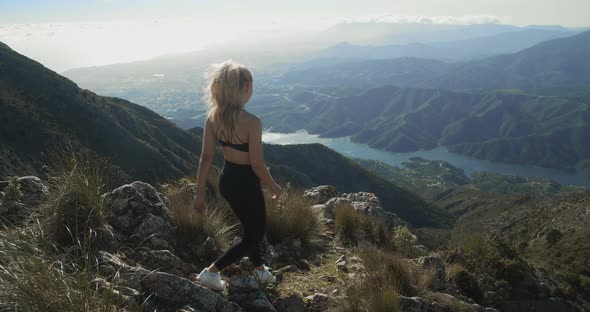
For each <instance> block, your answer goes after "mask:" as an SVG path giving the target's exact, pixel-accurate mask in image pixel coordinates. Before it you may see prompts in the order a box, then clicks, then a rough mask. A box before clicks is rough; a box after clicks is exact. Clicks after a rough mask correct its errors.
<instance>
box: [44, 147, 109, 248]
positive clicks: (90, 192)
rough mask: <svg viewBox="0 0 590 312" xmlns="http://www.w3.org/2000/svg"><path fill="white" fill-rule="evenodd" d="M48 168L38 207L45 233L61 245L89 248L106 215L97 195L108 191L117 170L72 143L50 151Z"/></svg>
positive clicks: (95, 241) (94, 241) (99, 196)
mask: <svg viewBox="0 0 590 312" xmlns="http://www.w3.org/2000/svg"><path fill="white" fill-rule="evenodd" d="M48 168H49V169H48V174H49V176H51V178H50V181H49V188H50V190H51V191H50V195H49V197H48V198H47V201H46V202H45V203H44V204H43V205H42V210H41V214H42V215H43V216H42V219H43V220H44V226H45V230H46V232H47V233H49V234H50V235H51V238H52V239H53V240H54V241H55V242H57V243H58V244H59V245H61V246H64V247H67V246H83V248H81V250H85V251H90V249H91V248H90V244H94V243H99V240H96V239H97V238H99V236H98V235H97V231H96V230H97V229H99V228H101V227H102V226H103V225H104V222H105V218H106V215H108V211H107V209H106V207H104V206H103V205H102V203H101V195H102V194H103V193H105V192H107V191H110V190H111V186H112V183H111V181H112V179H113V178H114V177H115V176H116V174H117V173H116V172H114V171H113V167H112V166H111V164H110V162H109V161H108V160H106V159H99V158H96V157H94V156H92V155H91V154H90V152H89V151H88V150H86V149H81V150H76V148H75V147H73V146H72V145H69V146H66V147H65V148H63V149H61V150H56V151H54V152H53V153H51V154H50V156H49V164H48Z"/></svg>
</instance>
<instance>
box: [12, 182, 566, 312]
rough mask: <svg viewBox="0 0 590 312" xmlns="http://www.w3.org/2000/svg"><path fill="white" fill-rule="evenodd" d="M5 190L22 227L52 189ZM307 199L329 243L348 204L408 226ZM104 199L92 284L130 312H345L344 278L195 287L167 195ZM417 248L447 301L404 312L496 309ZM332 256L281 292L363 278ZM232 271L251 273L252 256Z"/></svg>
mask: <svg viewBox="0 0 590 312" xmlns="http://www.w3.org/2000/svg"><path fill="white" fill-rule="evenodd" d="M0 188H2V189H1V190H0V191H1V192H0V214H1V216H2V218H3V219H4V220H10V221H11V223H13V224H17V223H19V222H22V221H23V220H24V219H25V218H26V216H27V215H29V214H30V213H31V211H32V210H34V209H35V208H36V207H38V206H39V205H40V204H41V203H42V200H43V198H44V196H47V194H48V193H49V192H50V190H48V188H47V187H46V186H45V185H44V184H43V182H42V181H41V180H40V179H39V178H36V177H21V178H18V179H16V180H14V181H12V182H3V183H1V184H0ZM15 190H16V191H18V192H16V191H15ZM15 194H17V195H15ZM304 197H308V198H311V199H313V203H314V205H313V209H316V210H320V211H321V213H322V215H323V217H324V222H325V223H326V225H328V228H329V229H331V231H330V230H329V231H327V232H326V234H325V239H326V240H333V239H334V232H335V231H334V228H333V224H334V210H335V207H337V206H338V205H341V204H343V203H345V204H350V205H352V207H354V209H355V211H357V212H360V213H362V214H365V215H367V216H369V217H370V218H373V219H375V220H381V221H383V222H384V224H385V225H386V226H387V228H388V229H394V228H395V227H397V226H400V225H406V223H405V222H404V221H403V220H401V219H400V218H399V217H397V216H396V215H395V214H393V213H391V212H387V211H385V210H384V209H383V208H382V207H381V204H380V201H379V199H378V198H377V197H376V196H375V194H373V193H368V192H357V193H342V194H340V193H338V192H337V191H336V189H335V187H333V186H330V185H322V186H317V187H313V188H310V189H307V190H305V192H304ZM101 198H102V202H103V204H104V205H107V206H108V207H110V209H109V211H110V213H109V215H108V216H106V217H107V218H106V219H107V223H106V225H105V226H104V228H102V229H100V231H98V232H99V233H100V240H101V242H102V244H101V250H99V251H98V252H97V259H98V271H99V275H98V276H97V277H96V278H95V279H94V280H93V283H94V284H95V285H96V287H97V288H100V289H102V290H103V291H105V292H108V293H110V294H112V297H113V299H114V300H115V301H116V302H117V303H118V304H119V306H120V308H121V310H123V311H126V310H131V309H135V308H137V307H140V308H141V309H142V310H143V311H156V310H157V311H326V310H331V311H338V310H339V307H340V303H341V302H342V300H343V298H344V296H345V294H344V293H343V291H342V289H339V288H338V287H342V285H343V284H342V283H338V282H337V280H338V278H337V277H334V276H330V275H324V276H319V277H318V278H319V279H321V280H322V281H324V282H326V283H327V284H328V285H330V287H332V288H333V287H336V288H334V289H333V290H332V291H330V290H329V287H328V288H326V287H324V288H322V287H319V288H314V287H311V290H312V291H311V292H309V291H308V290H309V289H308V290H306V291H304V292H301V293H290V294H281V295H280V296H277V295H276V293H273V292H272V291H269V290H268V289H267V288H265V287H262V286H261V285H259V283H258V282H257V281H256V280H254V278H253V277H252V276H249V275H243V274H239V273H235V272H238V270H236V271H232V270H229V271H227V272H226V271H224V275H226V276H224V278H225V279H228V282H229V283H228V285H229V287H228V289H227V293H225V292H214V291H211V290H209V289H208V288H206V287H203V286H201V285H199V284H198V283H196V282H193V278H194V274H195V273H197V272H199V271H200V268H198V267H196V266H195V265H194V264H191V263H187V262H185V261H183V260H182V259H181V257H179V255H180V253H179V252H180V251H179V250H178V248H177V243H176V241H175V235H174V234H175V231H176V230H177V229H176V226H175V224H174V222H173V221H172V218H171V212H170V201H169V200H168V199H167V198H166V197H165V196H163V195H162V194H160V193H158V192H157V191H156V189H155V188H154V187H152V186H151V185H149V184H147V183H144V182H140V181H136V182H133V183H130V184H126V185H123V186H120V187H118V188H116V189H114V190H113V191H111V192H108V193H106V194H103V195H102V196H101ZM211 241H212V240H211V239H207V240H206V242H205V244H204V245H203V246H199V248H211V249H215V246H214V242H211ZM3 243H6V242H3ZM212 244H213V246H211V245H212ZM199 248H197V249H199ZM264 248H265V255H266V257H267V258H269V260H270V261H273V260H277V259H279V258H281V255H280V254H281V253H282V252H286V251H285V247H284V246H272V245H270V244H268V243H266V244H264ZM418 249H419V250H421V251H422V254H421V255H420V256H419V257H417V258H415V259H410V260H409V262H410V263H413V265H415V266H416V267H419V268H431V269H433V270H434V275H433V276H434V280H433V282H432V285H434V286H433V288H434V289H436V291H437V294H438V295H439V297H440V296H442V297H444V298H447V300H436V299H434V300H433V299H431V298H428V299H427V298H422V297H405V296H400V305H401V307H402V311H423V312H427V311H429V312H436V311H441V312H442V311H452V307H451V306H449V305H447V304H446V303H445V302H448V301H449V300H450V299H449V298H451V299H452V300H454V301H458V302H461V304H463V305H464V306H467V307H469V310H472V311H482V312H483V311H485V312H492V311H497V310H496V309H493V308H489V307H483V306H480V305H479V304H477V303H476V302H475V301H474V300H473V299H472V298H469V297H466V296H464V295H462V294H461V292H459V291H457V287H456V285H454V284H452V283H451V282H450V281H449V277H448V276H447V273H446V272H447V268H446V267H445V262H444V261H443V260H442V259H441V257H440V256H439V255H437V254H436V253H430V252H428V251H426V250H424V247H423V246H420V248H418ZM330 255H332V256H334V257H337V258H338V259H337V260H336V261H334V262H332V263H329V264H326V263H325V262H323V261H320V260H318V257H314V258H310V259H308V260H307V259H300V260H299V262H297V264H296V265H287V266H282V267H276V269H275V270H274V274H275V275H276V276H277V278H278V284H277V287H278V288H281V287H283V286H282V285H281V284H282V283H285V281H286V280H287V279H288V278H289V279H291V280H292V278H293V277H295V278H304V279H305V278H309V273H313V272H315V271H314V270H316V269H317V268H318V267H320V266H329V267H331V268H334V270H336V271H338V272H344V273H345V278H346V281H348V282H353V281H354V279H355V277H356V276H358V275H359V274H362V272H363V270H364V267H363V264H362V260H361V259H359V258H358V257H356V256H355V255H353V254H352V253H351V251H350V250H349V249H347V248H344V247H340V246H338V247H334V248H332V249H330V250H328V251H327V252H326V255H322V256H325V257H326V258H330ZM319 258H322V257H319ZM232 266H234V267H239V268H240V267H241V268H251V264H249V261H247V260H246V259H243V261H241V262H240V263H238V264H235V265H232ZM244 271H246V270H244ZM244 271H242V272H244ZM225 273H227V274H225ZM287 277H288V278H287ZM310 286H312V285H310ZM285 289H286V288H285ZM322 291H326V293H324V292H322ZM547 300H552V301H556V300H557V299H554V298H547ZM554 306H555V307H559V309H556V310H552V311H576V310H575V309H573V310H572V307H573V306H572V305H568V304H567V303H561V305H559V304H557V305H554ZM543 311H544V310H543Z"/></svg>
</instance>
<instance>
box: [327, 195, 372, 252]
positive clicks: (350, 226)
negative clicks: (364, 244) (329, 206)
mask: <svg viewBox="0 0 590 312" xmlns="http://www.w3.org/2000/svg"><path fill="white" fill-rule="evenodd" d="M334 214H335V220H334V225H335V229H336V231H337V233H336V236H337V237H338V240H340V241H341V242H342V243H343V244H345V245H354V244H356V243H357V242H359V241H361V240H364V239H365V238H366V237H367V236H368V235H371V234H372V233H373V226H374V224H373V222H372V220H370V219H369V217H367V216H366V215H364V214H362V213H360V212H357V211H356V210H355V209H354V207H353V206H352V205H351V204H342V205H339V206H337V207H336V208H335V209H334Z"/></svg>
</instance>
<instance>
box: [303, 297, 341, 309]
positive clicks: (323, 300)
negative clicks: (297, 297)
mask: <svg viewBox="0 0 590 312" xmlns="http://www.w3.org/2000/svg"><path fill="white" fill-rule="evenodd" d="M305 299H306V301H307V309H306V311H311V312H320V311H326V310H328V309H329V308H330V307H331V306H332V305H333V304H334V303H335V301H334V299H333V298H332V297H330V296H328V295H326V294H322V293H315V294H313V295H310V296H307V297H305Z"/></svg>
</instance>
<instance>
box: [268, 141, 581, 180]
mask: <svg viewBox="0 0 590 312" xmlns="http://www.w3.org/2000/svg"><path fill="white" fill-rule="evenodd" d="M262 141H263V142H265V143H270V144H282V145H284V144H305V143H320V144H323V145H325V146H327V147H329V148H331V149H333V150H335V151H337V152H339V153H341V154H343V155H346V156H348V157H351V158H364V159H374V160H379V161H382V162H384V163H386V164H389V165H392V166H397V167H401V166H402V163H403V162H405V161H408V160H409V159H410V158H412V157H415V156H418V157H421V158H424V159H428V160H444V161H447V162H449V163H450V164H452V165H453V166H455V167H457V168H461V169H463V170H464V171H465V173H466V174H467V175H470V174H471V173H473V172H475V171H488V172H495V173H501V174H506V175H516V176H521V177H531V178H544V179H552V180H554V181H557V182H558V183H560V184H562V185H579V186H585V187H586V188H590V179H589V178H588V177H587V176H585V175H584V173H583V172H582V170H578V171H577V172H576V173H567V172H563V171H559V170H555V169H549V168H541V167H535V166H525V165H515V164H507V163H501V162H493V161H489V160H481V159H477V158H473V157H468V156H463V155H459V154H455V153H451V152H449V151H448V150H447V149H446V148H445V147H437V148H434V149H431V150H420V151H417V152H411V153H392V152H387V151H383V150H378V149H374V148H371V147H369V146H368V145H366V144H360V143H355V142H352V141H350V138H349V137H341V138H320V137H318V135H315V134H309V133H308V132H307V131H306V130H305V129H300V130H298V131H297V132H294V133H275V132H270V131H268V130H265V131H263V132H262Z"/></svg>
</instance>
